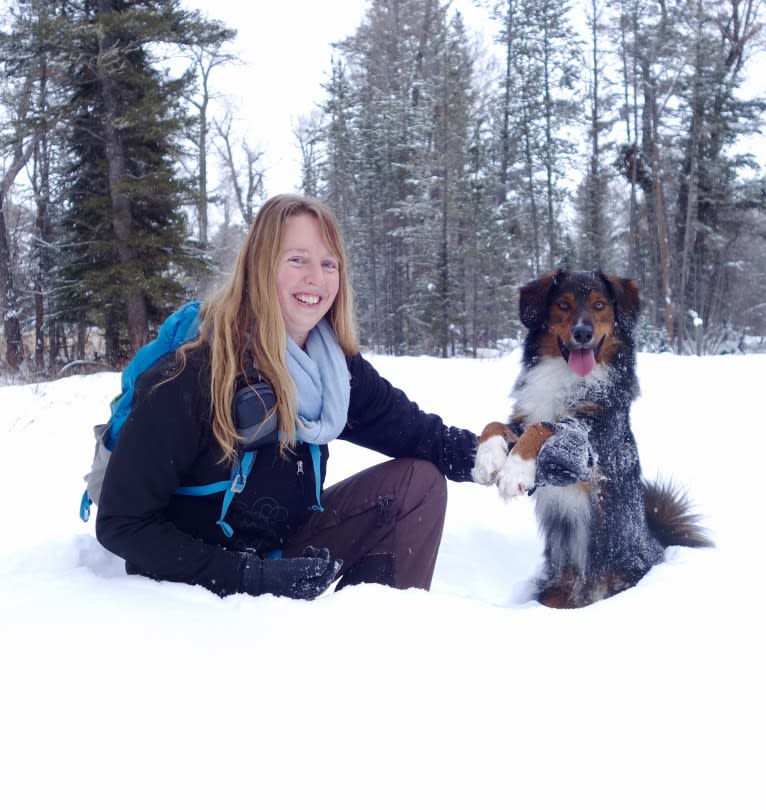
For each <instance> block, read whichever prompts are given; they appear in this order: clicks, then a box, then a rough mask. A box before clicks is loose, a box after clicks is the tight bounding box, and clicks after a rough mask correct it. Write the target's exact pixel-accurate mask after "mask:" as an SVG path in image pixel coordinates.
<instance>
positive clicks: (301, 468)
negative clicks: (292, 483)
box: [298, 459, 303, 475]
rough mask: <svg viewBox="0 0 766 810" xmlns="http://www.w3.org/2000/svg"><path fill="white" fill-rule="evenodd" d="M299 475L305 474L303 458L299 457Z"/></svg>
mask: <svg viewBox="0 0 766 810" xmlns="http://www.w3.org/2000/svg"><path fill="white" fill-rule="evenodd" d="M298 475H303V460H302V459H298Z"/></svg>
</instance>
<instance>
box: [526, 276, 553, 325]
mask: <svg viewBox="0 0 766 810" xmlns="http://www.w3.org/2000/svg"><path fill="white" fill-rule="evenodd" d="M557 275H558V274H557V273H549V274H548V275H547V276H541V277H540V278H536V279H535V280H534V281H530V282H529V284H525V285H524V286H523V287H522V288H521V290H520V291H519V318H520V319H521V322H522V323H523V324H524V326H526V327H527V329H537V327H539V326H541V325H542V323H543V322H544V321H545V317H546V315H547V314H548V294H549V293H550V291H551V288H552V287H553V285H554V284H555V283H556V277H557Z"/></svg>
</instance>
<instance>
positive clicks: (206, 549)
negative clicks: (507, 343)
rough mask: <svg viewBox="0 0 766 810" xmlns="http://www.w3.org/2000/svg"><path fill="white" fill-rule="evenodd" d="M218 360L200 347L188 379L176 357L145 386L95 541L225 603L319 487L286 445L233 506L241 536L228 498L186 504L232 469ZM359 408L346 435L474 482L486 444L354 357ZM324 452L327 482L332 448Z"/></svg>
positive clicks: (109, 482)
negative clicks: (223, 438) (222, 422)
mask: <svg viewBox="0 0 766 810" xmlns="http://www.w3.org/2000/svg"><path fill="white" fill-rule="evenodd" d="M207 363H208V353H207V352H206V351H205V350H202V349H200V350H197V351H195V352H191V353H190V354H189V362H188V364H187V366H186V368H185V369H184V371H182V372H181V373H180V374H179V375H178V376H176V377H174V378H172V379H170V380H169V381H167V382H165V383H164V384H162V385H157V383H158V382H160V381H162V380H163V379H166V378H167V377H168V376H171V375H172V373H173V372H174V370H175V369H174V359H173V357H172V356H170V357H168V358H166V359H164V360H162V361H160V362H159V363H157V364H156V365H155V366H154V367H152V368H151V369H148V370H147V371H145V372H144V373H143V374H142V375H141V377H140V378H139V380H138V384H137V386H136V393H135V401H134V405H133V409H132V411H131V414H130V417H129V418H128V420H127V421H126V423H125V425H124V426H123V428H122V430H121V432H120V435H119V438H118V441H117V445H116V446H115V448H114V451H113V453H112V457H111V459H110V462H109V466H108V468H107V472H106V476H105V478H104V486H103V489H102V492H101V498H100V501H99V505H98V513H97V520H96V534H97V536H98V539H99V541H100V542H101V543H102V544H103V545H104V546H105V547H106V548H108V549H109V550H110V551H112V552H114V553H115V554H117V555H119V556H120V557H122V558H124V559H125V560H126V563H127V565H126V568H127V570H128V571H129V572H131V573H142V574H145V575H148V576H151V577H155V578H157V579H165V580H171V581H177V582H188V583H191V584H198V585H203V586H205V587H206V588H209V589H210V590H212V591H215V592H216V593H218V594H221V595H225V594H229V593H236V592H238V591H239V590H240V579H241V569H242V560H243V557H242V555H241V554H240V553H239V552H241V551H256V552H257V553H259V554H261V555H263V554H266V553H268V552H269V551H272V550H274V549H277V548H279V546H280V545H281V543H282V542H283V541H284V539H286V538H288V537H290V536H291V534H292V532H294V531H295V529H296V527H297V526H299V525H300V524H301V523H302V522H303V521H304V520H305V519H306V518H307V517H308V516H309V515H310V513H311V507H312V506H313V505H314V504H315V503H316V484H315V479H314V471H313V465H312V461H311V457H310V451H309V447H308V445H305V444H299V445H298V446H297V447H296V449H295V451H294V452H290V451H288V453H287V455H286V457H282V456H281V455H280V452H279V446H278V445H277V444H273V445H266V446H264V447H261V448H260V449H259V450H258V451H257V455H256V458H255V462H254V464H253V468H252V471H251V473H250V475H249V477H248V480H247V485H246V487H245V489H244V490H243V491H242V492H241V493H239V494H238V495H236V496H235V497H234V499H233V501H232V502H231V506H230V507H229V511H228V513H227V515H226V521H227V522H228V523H229V524H230V525H231V526H232V528H233V529H234V535H233V537H231V538H226V536H225V535H224V534H223V532H222V531H221V529H220V527H218V526H217V525H216V521H217V520H218V518H219V517H220V512H221V504H222V500H223V495H222V494H220V493H218V494H214V495H209V496H184V495H176V494H174V491H175V490H176V488H177V487H179V486H191V485H200V484H210V483H213V482H216V481H221V480H227V479H228V478H229V476H230V465H229V463H228V462H221V460H220V455H221V448H220V445H219V444H218V443H217V441H216V440H215V438H214V436H213V433H212V428H211V416H210V414H211V408H210V398H209V369H208V366H207ZM348 367H349V372H350V374H351V400H350V404H349V411H348V422H347V426H346V428H345V429H344V431H343V433H342V434H341V436H340V438H341V439H345V440H347V441H350V442H353V443H355V444H359V445H362V446H363V447H367V448H370V449H372V450H376V451H378V452H380V453H383V454H384V455H387V456H391V457H393V458H400V457H410V458H421V459H427V460H429V461H432V462H433V463H434V464H435V465H436V466H437V467H438V468H439V470H441V472H442V473H443V474H444V475H445V476H447V477H448V478H450V479H452V480H454V481H467V480H469V479H470V471H471V467H472V466H473V458H474V454H475V449H476V437H475V435H474V434H473V433H471V432H470V431H467V430H460V429H457V428H453V427H447V426H446V425H444V423H443V422H442V420H441V418H440V417H438V416H436V415H435V414H426V413H424V412H423V411H421V410H420V408H418V406H417V405H416V404H415V403H414V402H412V401H410V400H409V399H408V398H407V396H406V395H405V394H404V392H403V391H400V390H399V389H397V388H394V387H393V386H392V385H391V384H390V383H389V382H388V381H387V380H385V379H384V378H383V377H381V376H380V375H379V374H378V373H377V371H376V370H375V369H374V368H373V366H372V365H371V364H370V363H369V362H368V361H367V360H365V359H364V358H363V357H362V356H361V355H358V354H357V355H354V356H352V357H349V358H348ZM320 450H321V473H320V474H321V481H322V482H323V481H324V477H325V470H326V465H327V456H328V449H327V446H326V445H324V446H322V447H321V448H320Z"/></svg>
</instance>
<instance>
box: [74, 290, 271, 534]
mask: <svg viewBox="0 0 766 810" xmlns="http://www.w3.org/2000/svg"><path fill="white" fill-rule="evenodd" d="M200 304H201V302H200V301H190V302H189V303H188V304H184V306H182V307H181V308H180V309H178V310H176V311H175V312H174V313H173V314H172V315H170V316H169V317H168V318H167V320H166V321H165V322H164V323H163V324H162V326H161V327H160V329H159V332H158V333H157V337H156V338H155V339H154V340H152V341H150V342H149V343H147V344H146V345H145V346H142V347H141V348H140V349H139V350H138V351H137V352H136V354H135V356H134V357H133V359H132V360H131V361H130V363H129V364H128V365H127V367H126V368H125V370H124V371H123V372H122V392H121V393H120V394H119V395H118V396H117V397H115V399H114V400H113V401H112V404H111V412H112V414H111V417H110V418H109V421H108V422H107V423H106V424H103V425H95V426H94V428H93V433H94V435H95V438H96V451H95V454H94V457H93V465H92V466H91V469H90V472H89V473H88V474H87V475H86V476H85V484H86V487H85V492H84V493H83V496H82V500H81V502H80V517H81V518H82V520H83V521H87V520H88V518H89V517H90V507H91V505H92V504H94V503H95V504H96V505H98V500H99V498H100V496H101V487H102V485H103V482H104V474H105V473H106V468H107V465H108V464H109V458H110V457H111V455H112V450H113V449H114V446H115V443H116V442H117V437H118V436H119V435H120V430H122V426H123V425H124V424H125V421H126V420H127V418H128V416H129V415H130V410H131V408H132V406H133V392H134V390H135V387H136V381H137V380H138V378H139V377H140V375H141V374H142V373H143V372H144V371H146V369H147V368H150V367H151V366H153V365H154V364H155V363H156V362H157V361H158V360H159V359H160V358H162V357H164V356H165V355H166V354H169V353H170V352H174V351H175V350H176V349H177V348H178V347H179V346H181V345H182V344H183V343H186V342H187V341H189V340H192V339H193V338H195V337H196V336H197V333H198V332H199V324H200V319H199V310H200ZM266 388H268V386H266V387H265V388H264V389H263V390H266ZM268 390H269V391H270V390H271V389H270V388H268ZM271 396H272V402H271V404H272V405H273V392H272V393H271ZM274 418H276V417H274ZM255 452H256V451H255V450H247V451H246V452H245V453H243V454H242V456H241V458H240V459H239V461H238V462H237V463H235V464H233V465H232V471H231V477H230V478H229V479H228V480H226V481H217V482H215V483H213V484H203V485H200V486H192V487H179V488H178V489H177V490H176V491H175V492H176V494H177V495H211V494H214V493H216V492H224V493H225V495H224V499H223V505H222V507H221V517H220V518H219V520H218V521H217V525H218V526H220V527H221V531H223V533H224V534H225V535H226V536H227V537H231V536H232V534H233V530H232V528H231V526H229V524H228V523H227V522H226V520H225V517H226V512H227V511H228V509H229V505H230V503H231V501H232V499H233V498H234V496H235V495H236V494H237V493H239V492H242V490H243V489H244V488H245V484H246V483H247V476H248V474H249V473H250V470H251V469H252V466H253V461H254V460H255Z"/></svg>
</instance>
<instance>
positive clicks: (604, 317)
mask: <svg viewBox="0 0 766 810" xmlns="http://www.w3.org/2000/svg"><path fill="white" fill-rule="evenodd" d="M639 310H640V300H639V295H638V286H637V285H636V283H635V282H634V281H632V280H631V279H627V278H619V277H618V276H607V275H605V274H604V273H602V272H601V271H597V272H595V273H586V272H571V271H568V270H559V271H558V272H557V273H550V274H549V275H546V276H543V277H541V278H539V279H535V280H534V281H532V282H530V283H529V284H526V285H525V286H524V287H522V288H521V293H520V298H519V313H520V317H521V322H522V323H523V324H524V326H526V327H527V329H529V332H530V337H532V338H533V340H534V342H535V350H536V353H537V355H539V356H547V357H561V358H563V360H564V361H565V362H566V363H567V365H568V366H569V368H570V369H571V370H572V371H573V372H574V373H575V374H577V375H579V376H580V377H586V376H587V375H588V374H590V372H591V371H593V369H594V368H596V366H597V364H599V363H610V362H612V360H613V359H614V356H615V355H616V354H617V353H618V352H619V351H620V349H621V348H623V347H625V345H626V343H627V344H630V345H632V340H631V337H632V332H633V329H634V327H635V325H636V321H637V319H638V313H639Z"/></svg>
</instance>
